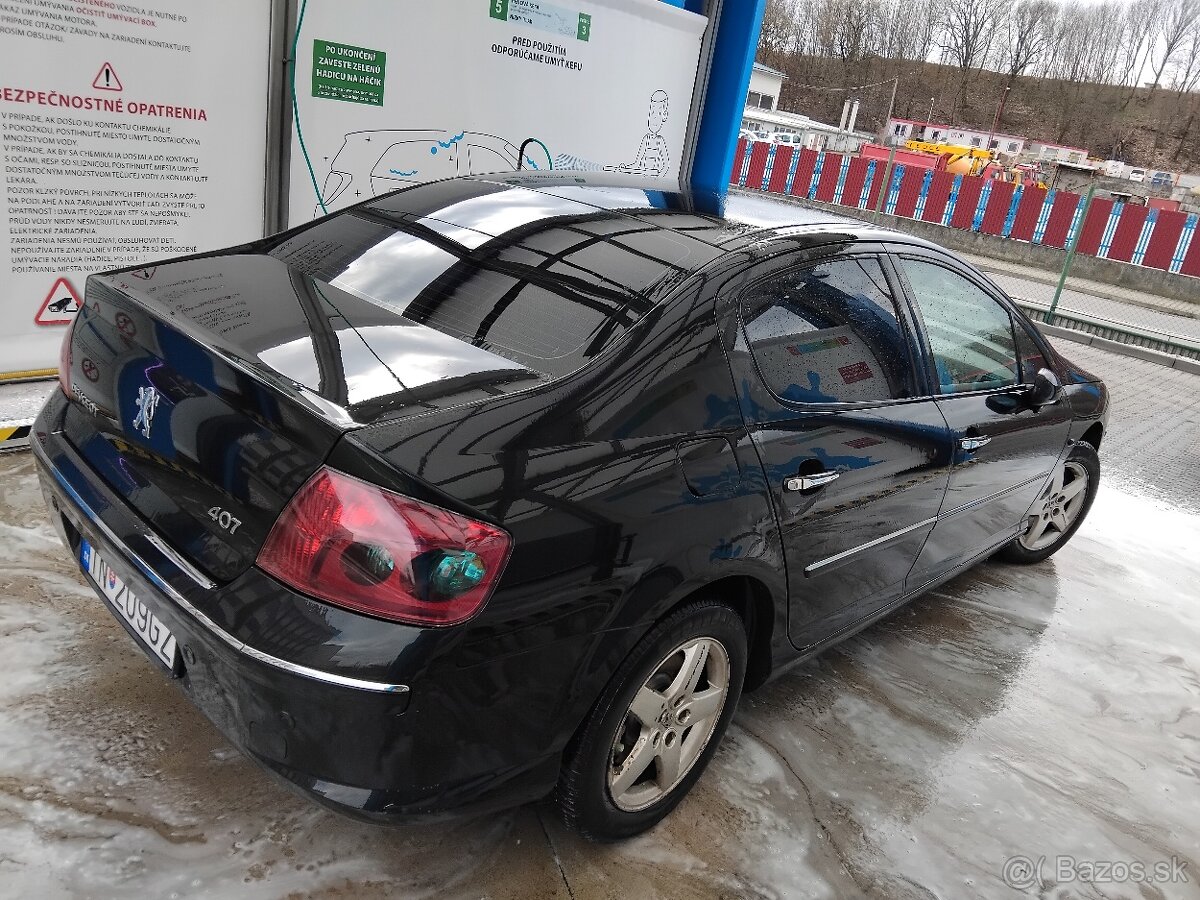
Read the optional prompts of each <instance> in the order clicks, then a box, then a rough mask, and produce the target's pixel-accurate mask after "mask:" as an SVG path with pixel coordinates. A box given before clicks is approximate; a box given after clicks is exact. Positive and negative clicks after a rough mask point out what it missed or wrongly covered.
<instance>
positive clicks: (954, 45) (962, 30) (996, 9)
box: [941, 0, 1010, 115]
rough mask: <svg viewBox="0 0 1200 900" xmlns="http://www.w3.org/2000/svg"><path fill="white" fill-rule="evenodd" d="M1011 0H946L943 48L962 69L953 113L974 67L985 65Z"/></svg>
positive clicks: (948, 57) (949, 59)
mask: <svg viewBox="0 0 1200 900" xmlns="http://www.w3.org/2000/svg"><path fill="white" fill-rule="evenodd" d="M1009 5H1010V4H1009V2H1008V0H998V2H990V3H981V2H978V0H946V5H945V18H944V19H943V27H942V42H941V49H942V52H943V54H944V55H945V58H946V59H947V61H948V62H949V63H950V64H952V65H955V66H957V67H958V68H959V69H960V70H961V76H960V78H959V82H958V88H957V90H956V92H955V95H954V102H953V103H952V104H951V105H950V109H951V114H952V115H953V114H954V112H955V111H957V109H958V106H959V104H960V103H961V101H962V99H963V95H964V94H965V93H966V90H967V82H968V81H969V80H970V77H971V70H972V69H976V68H982V67H983V64H984V63H985V62H986V61H987V57H988V53H989V51H990V50H991V47H992V41H993V40H994V39H995V35H996V26H997V24H998V23H999V22H1000V21H1002V20H1003V18H1004V17H1006V16H1007V15H1008V7H1009Z"/></svg>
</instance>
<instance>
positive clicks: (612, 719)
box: [558, 600, 746, 841]
mask: <svg viewBox="0 0 1200 900" xmlns="http://www.w3.org/2000/svg"><path fill="white" fill-rule="evenodd" d="M745 674H746V629H745V626H744V625H743V623H742V620H741V617H740V616H738V615H737V613H735V612H734V611H733V610H731V609H729V607H727V606H723V605H721V604H720V603H718V602H716V601H713V600H705V601H700V602H698V603H694V604H691V605H689V606H686V607H684V608H683V609H681V610H679V611H678V612H676V613H673V614H672V615H671V616H669V617H668V618H666V619H665V620H664V621H662V622H661V623H660V624H658V625H657V626H655V628H654V629H652V630H651V631H650V633H649V634H647V635H646V637H644V638H643V639H642V641H641V642H640V643H639V644H638V645H637V646H636V647H635V648H634V649H633V652H632V653H630V655H629V657H628V658H627V659H626V660H625V662H624V663H622V664H621V666H620V668H619V669H618V670H617V673H616V674H615V675H614V676H613V679H612V681H611V682H610V683H609V685H608V687H607V688H605V691H604V693H603V695H601V697H600V699H599V701H597V703H596V706H595V708H594V709H593V710H592V713H591V715H590V717H589V719H588V721H587V722H586V723H585V725H584V728H583V731H582V733H581V734H580V736H579V738H578V740H577V741H576V743H575V744H574V746H573V747H572V748H571V750H569V751H568V754H567V757H566V759H565V761H564V764H563V771H562V775H561V776H560V778H559V785H558V805H559V810H560V812H561V814H562V817H563V820H564V821H565V822H566V823H567V825H569V826H570V827H572V828H575V829H576V830H577V831H579V832H580V833H581V834H583V835H584V836H585V837H588V838H591V839H593V840H601V841H612V840H618V839H620V838H626V837H631V836H633V835H635V834H638V833H639V832H642V831H645V830H646V829H647V828H650V827H651V826H653V825H655V824H657V823H658V822H659V821H660V820H662V819H663V818H664V817H665V816H666V815H667V813H669V812H670V811H671V810H672V809H674V808H675V806H676V805H677V804H678V803H679V801H680V800H682V799H683V797H684V795H685V794H687V792H688V790H690V789H691V787H692V785H693V784H695V782H696V780H697V779H698V778H699V777H700V775H701V773H702V772H703V771H704V767H705V766H706V765H707V764H708V761H709V759H711V758H712V755H713V753H715V752H716V748H717V745H718V744H719V743H720V741H721V737H722V735H724V733H725V729H726V728H727V727H728V725H729V720H730V719H731V718H733V712H734V709H735V707H736V706H737V702H738V698H739V697H740V695H741V687H742V680H743V678H744V677H745Z"/></svg>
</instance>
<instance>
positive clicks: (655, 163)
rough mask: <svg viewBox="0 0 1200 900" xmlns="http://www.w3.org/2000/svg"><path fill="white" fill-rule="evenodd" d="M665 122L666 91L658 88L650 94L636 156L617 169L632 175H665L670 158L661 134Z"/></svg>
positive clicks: (665, 140)
mask: <svg viewBox="0 0 1200 900" xmlns="http://www.w3.org/2000/svg"><path fill="white" fill-rule="evenodd" d="M666 122H667V92H666V91H662V90H658V91H655V92H654V93H653V94H651V95H650V111H649V112H648V113H647V114H646V129H647V130H646V133H645V134H644V135H643V136H642V143H641V145H640V146H639V147H638V152H637V158H636V159H635V160H634V161H633V162H631V163H626V164H625V165H622V166H619V167H618V169H617V171H619V172H630V173H632V174H634V175H666V174H667V164H668V163H669V162H670V160H671V155H670V153H668V152H667V139H666V138H664V137H663V136H662V133H661V132H662V127H663V125H665V124H666Z"/></svg>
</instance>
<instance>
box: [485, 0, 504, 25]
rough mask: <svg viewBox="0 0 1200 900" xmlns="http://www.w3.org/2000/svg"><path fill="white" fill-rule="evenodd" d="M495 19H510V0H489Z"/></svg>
mask: <svg viewBox="0 0 1200 900" xmlns="http://www.w3.org/2000/svg"><path fill="white" fill-rule="evenodd" d="M488 6H489V8H490V9H491V13H492V18H493V19H503V20H504V21H505V22H507V21H508V0H488Z"/></svg>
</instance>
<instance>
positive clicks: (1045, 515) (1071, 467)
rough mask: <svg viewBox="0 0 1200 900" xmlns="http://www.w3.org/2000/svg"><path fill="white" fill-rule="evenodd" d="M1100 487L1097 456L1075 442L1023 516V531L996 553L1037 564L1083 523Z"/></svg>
mask: <svg viewBox="0 0 1200 900" xmlns="http://www.w3.org/2000/svg"><path fill="white" fill-rule="evenodd" d="M1099 487H1100V457H1099V456H1098V455H1097V453H1096V449H1095V448H1094V447H1093V446H1092V445H1091V444H1087V443H1084V442H1082V441H1079V442H1077V443H1075V444H1074V445H1073V446H1072V447H1071V450H1070V452H1069V453H1068V454H1067V456H1066V458H1065V459H1063V460H1061V461H1060V462H1059V463H1058V464H1057V465H1056V466H1055V467H1054V472H1053V473H1051V476H1050V481H1049V483H1048V484H1047V485H1046V487H1045V489H1044V490H1043V491H1042V493H1041V495H1040V496H1039V497H1038V499H1037V500H1035V501H1034V503H1033V506H1032V507H1031V508H1030V510H1029V514H1028V515H1027V516H1026V523H1025V530H1024V532H1022V533H1021V534H1020V535H1019V536H1018V537H1016V538H1015V539H1014V540H1013V541H1012V543H1010V544H1008V545H1006V546H1005V547H1004V548H1002V549H1001V550H1000V552H999V554H997V555H998V556H999V557H1000V558H1001V559H1004V560H1007V561H1008V562H1015V563H1026V564H1028V563H1037V562H1041V561H1042V560H1043V559H1046V558H1047V557H1048V556H1051V555H1052V554H1054V553H1056V552H1058V550H1059V549H1060V548H1061V547H1062V546H1063V545H1064V544H1066V543H1067V541H1069V540H1070V539H1071V536H1072V535H1073V534H1075V532H1076V531H1077V530H1078V529H1079V526H1080V525H1082V524H1083V520H1084V519H1085V518H1086V517H1087V514H1088V510H1090V509H1091V508H1092V501H1093V500H1095V499H1096V491H1097V490H1098V489H1099Z"/></svg>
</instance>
